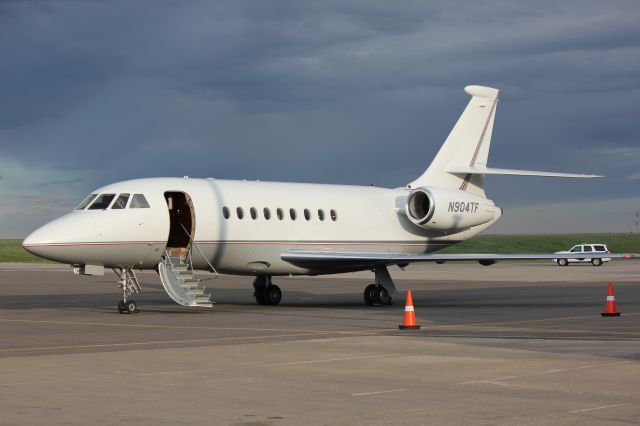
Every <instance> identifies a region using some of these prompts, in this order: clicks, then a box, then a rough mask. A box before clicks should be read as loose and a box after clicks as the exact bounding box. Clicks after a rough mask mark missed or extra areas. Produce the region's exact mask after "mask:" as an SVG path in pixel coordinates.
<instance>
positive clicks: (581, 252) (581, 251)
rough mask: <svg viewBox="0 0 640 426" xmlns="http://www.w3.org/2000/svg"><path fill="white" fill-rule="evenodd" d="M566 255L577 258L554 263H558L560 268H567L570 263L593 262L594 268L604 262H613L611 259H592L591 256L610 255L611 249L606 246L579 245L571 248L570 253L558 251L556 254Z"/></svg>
mask: <svg viewBox="0 0 640 426" xmlns="http://www.w3.org/2000/svg"><path fill="white" fill-rule="evenodd" d="M566 253H575V254H576V258H575V259H574V258H571V259H553V261H554V262H557V263H558V265H560V266H567V265H568V264H569V263H586V262H591V264H592V265H593V266H600V265H602V262H609V261H611V258H610V257H597V258H594V259H592V258H590V257H589V254H592V253H597V254H605V253H609V248H607V246H606V244H586V243H584V244H578V245H577V246H573V247H571V250H568V251H557V252H555V254H566Z"/></svg>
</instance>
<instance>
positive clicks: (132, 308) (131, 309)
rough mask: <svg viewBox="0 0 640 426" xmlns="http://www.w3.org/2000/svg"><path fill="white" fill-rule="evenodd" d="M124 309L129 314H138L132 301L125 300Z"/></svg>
mask: <svg viewBox="0 0 640 426" xmlns="http://www.w3.org/2000/svg"><path fill="white" fill-rule="evenodd" d="M126 308H127V312H129V313H131V314H135V313H136V312H138V305H136V302H134V301H133V300H127V303H126Z"/></svg>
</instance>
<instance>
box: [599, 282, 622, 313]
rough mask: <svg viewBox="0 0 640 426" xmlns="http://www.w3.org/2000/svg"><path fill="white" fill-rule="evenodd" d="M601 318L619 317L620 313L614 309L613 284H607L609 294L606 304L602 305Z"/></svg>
mask: <svg viewBox="0 0 640 426" xmlns="http://www.w3.org/2000/svg"><path fill="white" fill-rule="evenodd" d="M602 316H603V317H619V316H620V312H618V309H617V308H616V297H615V296H614V295H613V283H609V294H608V295H607V302H606V303H605V305H604V312H603V313H602Z"/></svg>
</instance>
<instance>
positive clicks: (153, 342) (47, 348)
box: [0, 331, 375, 353]
mask: <svg viewBox="0 0 640 426" xmlns="http://www.w3.org/2000/svg"><path fill="white" fill-rule="evenodd" d="M334 334H336V333H333V332H331V331H326V332H314V333H288V334H272V335H264V336H235V337H211V338H206V339H184V340H151V341H145V342H119V343H118V342H115V343H96V344H86V345H66V346H41V347H22V348H4V349H0V353H7V352H28V351H50V350H68V349H95V348H110V347H114V348H115V347H127V346H131V347H135V346H155V345H172V344H178V343H204V342H219V341H225V342H227V341H237V340H260V339H277V338H283V337H284V338H286V337H311V336H319V335H334ZM359 335H362V336H366V335H367V334H366V333H360V334H359ZM369 335H375V333H373V334H369Z"/></svg>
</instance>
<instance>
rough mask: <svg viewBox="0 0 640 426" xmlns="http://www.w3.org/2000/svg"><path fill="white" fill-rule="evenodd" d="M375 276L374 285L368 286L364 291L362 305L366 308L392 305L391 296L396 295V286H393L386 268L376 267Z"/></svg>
mask: <svg viewBox="0 0 640 426" xmlns="http://www.w3.org/2000/svg"><path fill="white" fill-rule="evenodd" d="M374 272H375V274H376V282H375V284H369V285H368V286H367V287H366V288H365V289H364V303H365V304H366V305H367V306H374V305H377V306H385V305H391V304H392V303H393V296H394V295H395V294H396V286H395V285H394V284H393V280H392V279H391V275H389V271H388V270H387V267H386V266H384V265H382V266H376V268H375V269H374Z"/></svg>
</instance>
